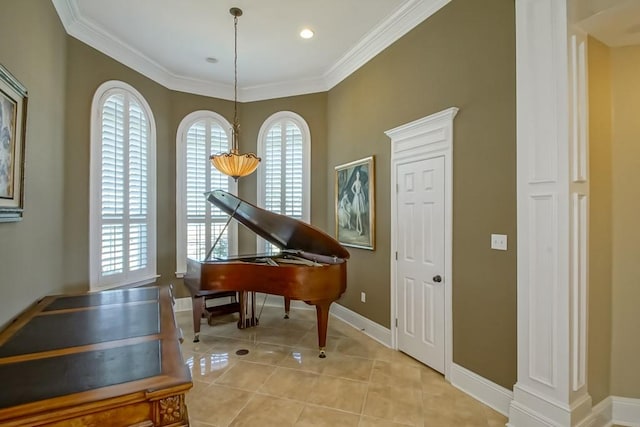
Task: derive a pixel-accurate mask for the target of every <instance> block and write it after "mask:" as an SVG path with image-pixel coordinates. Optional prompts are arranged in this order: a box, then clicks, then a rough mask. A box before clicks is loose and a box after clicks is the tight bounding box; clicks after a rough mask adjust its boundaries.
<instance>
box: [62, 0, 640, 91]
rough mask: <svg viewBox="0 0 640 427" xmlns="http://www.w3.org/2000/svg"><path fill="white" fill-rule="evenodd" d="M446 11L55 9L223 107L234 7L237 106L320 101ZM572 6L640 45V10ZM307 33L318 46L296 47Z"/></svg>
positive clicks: (160, 3)
mask: <svg viewBox="0 0 640 427" xmlns="http://www.w3.org/2000/svg"><path fill="white" fill-rule="evenodd" d="M450 1H451V0H269V1H266V0H134V1H131V0H109V1H104V0H52V2H53V4H54V6H55V8H56V11H57V12H58V15H59V16H60V18H61V20H62V23H63V24H64V26H65V29H66V30H67V33H69V34H70V35H72V36H74V37H76V38H77V39H79V40H81V41H83V42H84V43H86V44H88V45H90V46H92V47H94V48H95V49H97V50H99V51H101V52H103V53H104V54H106V55H109V56H111V57H112V58H114V59H116V60H117V61H119V62H121V63H123V64H125V65H127V66H129V67H130V68H133V69H134V70H136V71H138V72H140V73H142V74H144V75H145V76H147V77H149V78H151V79H153V80H155V81H156V82H158V83H160V84H162V85H164V86H165V87H167V88H169V89H173V90H178V91H183V92H189V93H195V94H201V95H207V96H214V97H218V98H223V99H233V96H234V94H233V17H232V16H231V14H230V13H229V9H230V8H231V7H240V8H241V9H242V10H243V11H244V14H243V15H242V16H241V17H240V18H239V22H238V99H239V100H240V101H256V100H261V99H270V98H278V97H283V96H291V95H299V94H304V93H313V92H321V91H327V90H329V89H331V88H332V87H333V86H335V85H336V84H338V83H339V82H340V81H342V80H343V79H344V78H346V77H347V76H349V75H350V74H351V73H353V72H354V71H356V70H357V69H358V68H359V67H361V66H362V65H364V64H365V63H366V62H367V61H369V60H370V59H371V58H373V57H374V56H375V55H377V54H378V53H379V52H381V51H382V50H384V49H385V48H386V47H388V46H389V45H390V44H391V43H393V42H394V41H396V40H397V39H398V38H400V37H402V36H403V35H404V34H406V33H407V32H408V31H410V30H411V29H412V28H414V27H415V26H416V25H418V24H420V23H421V22H423V21H424V20H425V19H427V18H428V17H429V16H431V15H432V14H434V13H435V12H437V11H438V10H439V9H440V8H442V7H443V6H445V5H446V4H447V3H449V2H450ZM570 1H571V4H572V10H571V13H572V14H573V16H572V17H571V20H572V22H575V23H577V24H578V26H579V27H580V28H582V29H583V30H584V31H586V32H588V33H589V34H591V35H592V36H594V37H596V38H597V39H599V40H600V41H602V42H604V43H605V44H607V45H609V46H611V47H619V46H627V45H637V44H640V0H570ZM305 27H308V28H311V29H312V30H313V31H314V32H315V37H313V38H312V39H310V40H304V39H302V38H301V37H299V33H300V30H302V29H303V28H305ZM208 57H213V58H215V59H216V60H217V62H216V63H214V64H212V63H209V62H207V61H206V58H208Z"/></svg>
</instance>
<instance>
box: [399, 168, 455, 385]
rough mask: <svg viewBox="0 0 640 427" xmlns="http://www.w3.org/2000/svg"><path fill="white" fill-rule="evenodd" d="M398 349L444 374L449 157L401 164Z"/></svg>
mask: <svg viewBox="0 0 640 427" xmlns="http://www.w3.org/2000/svg"><path fill="white" fill-rule="evenodd" d="M396 179H397V180H396V182H397V184H398V194H397V196H398V197H397V210H396V212H397V218H398V219H397V221H398V223H397V225H396V227H397V236H398V241H397V250H398V254H397V259H398V261H397V265H396V292H397V294H396V301H397V322H398V323H397V328H398V329H397V335H398V349H399V350H400V351H403V352H405V353H407V354H408V355H410V356H412V357H413V358H415V359H417V360H419V361H421V362H422V363H424V364H426V365H428V366H430V367H432V368H433V369H435V370H437V371H440V372H442V373H444V369H445V321H444V316H445V308H444V306H445V288H444V287H445V286H447V278H446V277H444V274H443V273H444V249H445V248H444V225H445V224H444V185H445V182H444V157H434V158H430V159H424V160H418V161H415V162H411V163H404V164H399V165H398V166H397V176H396Z"/></svg>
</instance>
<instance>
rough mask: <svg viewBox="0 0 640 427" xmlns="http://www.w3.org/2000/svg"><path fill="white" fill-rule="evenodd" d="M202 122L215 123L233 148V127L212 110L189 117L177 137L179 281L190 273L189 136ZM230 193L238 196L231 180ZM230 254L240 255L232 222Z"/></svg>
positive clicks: (202, 111) (177, 248) (236, 188)
mask: <svg viewBox="0 0 640 427" xmlns="http://www.w3.org/2000/svg"><path fill="white" fill-rule="evenodd" d="M201 120H212V121H214V122H216V123H217V124H218V125H219V126H220V127H221V128H222V129H223V130H224V131H225V133H226V134H227V144H228V147H229V148H231V124H230V123H229V122H228V121H227V119H225V118H224V117H223V116H222V115H220V114H218V113H216V112H214V111H210V110H198V111H194V112H192V113H189V114H187V115H186V116H185V117H184V118H183V119H182V121H181V122H180V125H178V131H177V133H176V272H175V274H176V278H179V279H180V278H183V277H184V275H185V273H186V272H187V212H186V208H185V207H186V194H187V192H186V185H187V181H186V173H185V172H186V150H185V148H186V143H187V134H188V132H189V129H190V128H191V126H193V124H195V123H196V122H198V121H201ZM229 193H231V194H234V195H237V193H238V183H237V182H235V181H234V180H233V178H231V177H229ZM227 230H228V236H229V254H230V255H231V254H236V253H237V252H238V223H237V222H236V221H231V222H230V223H229V226H228V227H227Z"/></svg>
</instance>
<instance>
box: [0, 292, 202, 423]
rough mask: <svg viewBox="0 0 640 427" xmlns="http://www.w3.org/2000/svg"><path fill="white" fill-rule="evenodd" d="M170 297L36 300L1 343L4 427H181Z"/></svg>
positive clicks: (180, 375) (180, 365)
mask: <svg viewBox="0 0 640 427" xmlns="http://www.w3.org/2000/svg"><path fill="white" fill-rule="evenodd" d="M172 304H173V297H172V295H171V289H170V288H168V287H167V288H158V287H148V288H134V289H123V290H115V291H105V292H99V293H94V294H83V295H61V296H51V297H46V298H44V299H42V300H41V301H39V302H37V303H36V304H34V305H33V306H32V307H30V308H29V309H27V310H26V311H25V312H24V313H23V314H22V315H20V316H19V317H18V318H17V319H16V320H15V321H14V322H13V323H11V324H10V325H9V327H8V328H7V329H6V330H4V331H3V332H2V333H0V425H2V426H45V425H46V426H101V427H102V426H136V427H142V426H145V427H146V426H163V427H165V426H171V427H173V426H176V427H177V426H188V425H189V418H188V415H187V408H186V405H185V393H186V392H187V390H189V389H190V388H191V387H192V382H191V375H190V373H189V370H188V369H187V367H186V366H185V364H184V362H183V360H182V354H181V351H180V343H179V340H180V339H181V334H180V330H179V329H178V327H177V326H176V322H175V316H174V314H173V307H172Z"/></svg>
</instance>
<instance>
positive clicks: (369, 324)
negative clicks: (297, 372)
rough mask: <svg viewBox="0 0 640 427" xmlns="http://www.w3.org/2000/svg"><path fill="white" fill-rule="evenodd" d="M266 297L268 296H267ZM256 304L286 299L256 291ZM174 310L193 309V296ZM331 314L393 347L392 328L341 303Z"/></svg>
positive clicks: (297, 304) (297, 305)
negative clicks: (381, 324)
mask: <svg viewBox="0 0 640 427" xmlns="http://www.w3.org/2000/svg"><path fill="white" fill-rule="evenodd" d="M265 297H266V298H265ZM256 305H257V309H258V311H260V307H262V306H263V305H264V306H269V307H283V306H284V301H283V299H282V297H281V296H277V295H267V294H261V293H256ZM174 307H175V308H174V310H175V311H176V312H178V311H191V298H189V297H187V298H177V299H176V304H175V306H174ZM291 308H292V309H296V310H313V309H314V308H313V306H312V305H309V304H306V303H304V302H303V301H295V300H294V301H291ZM330 314H332V315H333V316H335V317H337V318H338V319H340V320H342V321H343V322H345V323H347V324H348V325H350V326H352V327H354V328H356V329H358V330H359V331H361V332H362V333H363V334H365V335H367V336H369V337H370V338H373V339H374V340H376V341H378V342H379V343H380V344H382V345H385V346H387V347H391V330H390V329H387V328H385V327H384V326H380V325H379V324H377V323H376V322H374V321H372V320H369V319H367V318H366V317H364V316H362V315H360V314H358V313H356V312H355V311H351V310H349V309H348V308H346V307H343V306H341V305H340V304H331V310H330Z"/></svg>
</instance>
